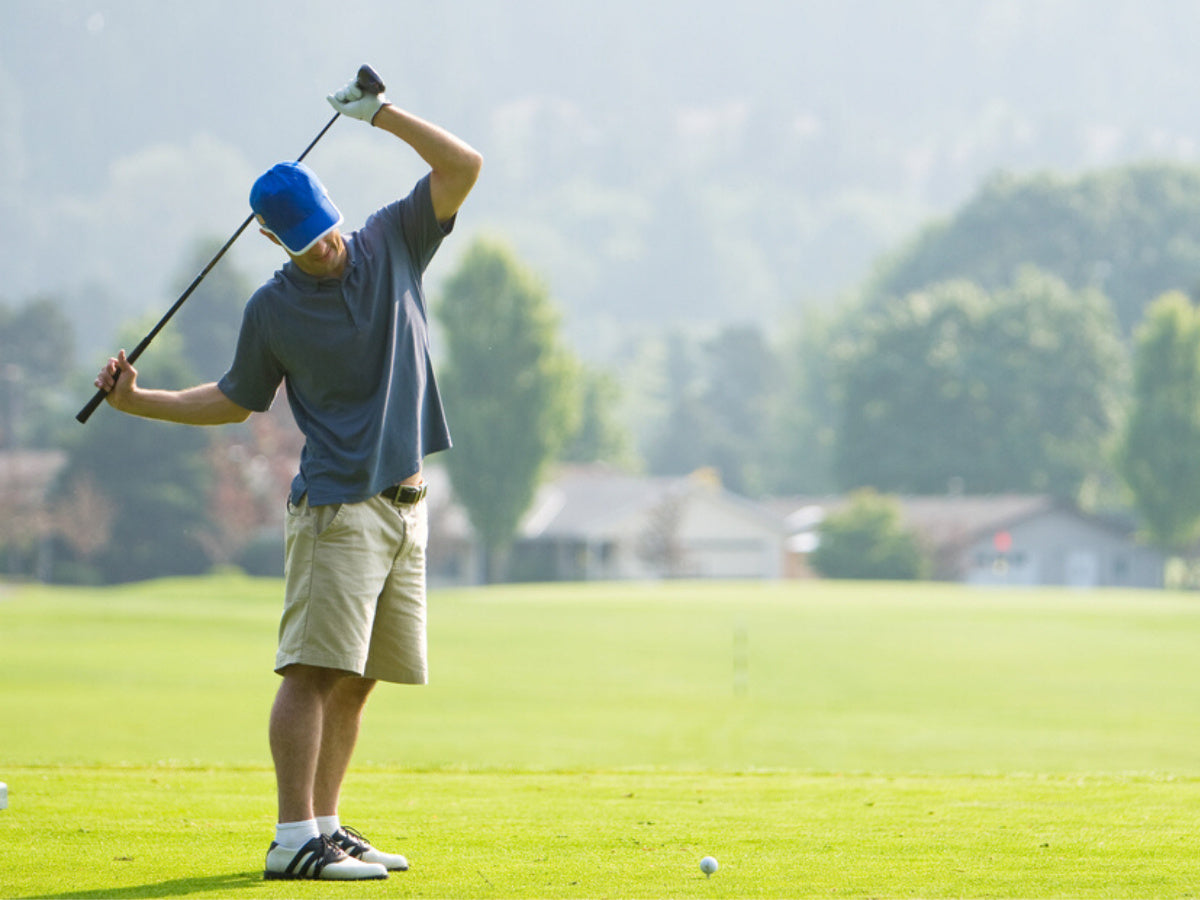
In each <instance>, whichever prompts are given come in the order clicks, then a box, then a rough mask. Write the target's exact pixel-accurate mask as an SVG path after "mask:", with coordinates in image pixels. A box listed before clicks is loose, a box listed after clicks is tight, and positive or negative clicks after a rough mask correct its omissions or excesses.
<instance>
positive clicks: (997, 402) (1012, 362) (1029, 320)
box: [834, 269, 1125, 499]
mask: <svg viewBox="0 0 1200 900" xmlns="http://www.w3.org/2000/svg"><path fill="white" fill-rule="evenodd" d="M1124 363H1125V357H1124V352H1123V349H1122V347H1121V344H1120V341H1119V338H1118V336H1117V333H1116V326H1115V324H1114V322H1113V318H1112V314H1111V312H1110V311H1109V308H1108V304H1107V302H1106V301H1105V299H1104V298H1103V297H1102V296H1100V295H1099V294H1097V293H1095V292H1093V291H1080V292H1075V291H1071V290H1070V289H1068V288H1067V287H1066V285H1065V284H1063V283H1062V282H1061V281H1060V280H1058V279H1056V278H1053V277H1050V276H1048V275H1046V274H1045V273H1041V272H1038V271H1036V270H1033V269H1027V270H1025V271H1024V272H1023V273H1021V274H1020V275H1019V276H1018V278H1017V280H1016V282H1015V283H1014V284H1013V285H1012V286H1010V287H1008V288H1005V289H1002V290H999V291H997V292H996V293H994V294H988V293H987V292H985V291H984V290H983V289H982V288H980V287H978V286H977V285H974V284H971V283H969V282H963V281H958V282H947V283H943V284H939V285H934V286H932V287H931V288H929V289H928V290H924V291H918V292H915V293H912V294H910V295H908V296H907V297H905V298H904V299H902V300H897V301H895V302H893V303H890V304H888V305H887V306H886V307H884V308H882V309H879V310H878V311H877V312H876V313H875V314H874V315H873V316H870V317H868V319H867V320H866V321H865V322H864V324H863V326H862V329H861V331H860V332H859V337H858V340H857V341H856V342H854V343H853V344H852V345H851V346H850V347H849V348H848V350H847V352H846V355H845V357H844V358H843V359H842V361H841V364H840V371H839V378H838V380H839V385H838V387H839V390H838V402H839V404H840V413H839V425H838V431H837V436H836V451H835V456H834V460H835V463H834V464H835V472H836V475H837V479H838V482H839V485H840V486H841V487H842V488H843V489H851V488H855V487H863V486H872V487H875V488H877V489H879V490H883V491H893V492H908V493H922V494H930V493H940V492H942V491H944V490H945V489H946V486H947V484H948V483H949V482H950V480H951V479H961V480H962V481H963V483H965V486H966V487H967V489H968V490H971V491H974V492H987V491H1037V492H1045V493H1051V494H1054V495H1056V496H1060V497H1064V498H1071V499H1075V498H1077V497H1078V495H1079V493H1080V490H1081V489H1082V487H1083V486H1084V485H1085V484H1086V483H1088V481H1089V479H1093V478H1096V477H1099V472H1100V471H1101V470H1102V469H1103V461H1104V459H1105V454H1106V442H1107V441H1108V440H1109V439H1110V436H1111V434H1112V432H1113V429H1114V428H1115V420H1116V414H1117V411H1118V405H1119V404H1118V399H1119V397H1120V394H1121V388H1122V386H1123V384H1124V381H1123V377H1124Z"/></svg>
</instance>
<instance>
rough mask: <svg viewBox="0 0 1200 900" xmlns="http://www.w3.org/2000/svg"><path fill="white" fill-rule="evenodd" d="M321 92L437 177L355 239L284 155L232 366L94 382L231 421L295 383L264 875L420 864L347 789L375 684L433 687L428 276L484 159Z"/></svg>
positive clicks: (439, 426)
mask: <svg viewBox="0 0 1200 900" xmlns="http://www.w3.org/2000/svg"><path fill="white" fill-rule="evenodd" d="M327 99H328V100H329V102H330V104H331V105H332V106H333V107H334V109H336V110H337V111H338V112H339V113H342V114H343V115H346V116H351V117H354V118H357V119H361V120H363V121H365V122H368V123H370V124H372V125H374V126H375V127H376V128H381V129H383V130H384V131H388V132H390V133H391V134H393V135H395V136H396V137H398V138H399V139H400V140H402V141H404V142H405V143H407V144H408V145H409V146H410V147H412V148H413V150H415V151H416V152H417V154H418V155H419V156H420V157H421V158H422V159H423V160H424V161H425V162H426V163H428V164H429V167H430V171H429V173H428V174H427V175H426V176H425V177H423V178H422V179H421V180H420V181H419V182H418V183H417V185H416V187H415V188H414V189H413V190H412V192H411V193H410V194H409V195H408V196H407V197H406V198H404V199H403V200H400V201H397V202H395V203H392V204H390V205H388V206H386V207H384V208H383V209H381V210H379V211H378V212H376V213H375V214H374V215H372V216H371V217H370V219H368V221H367V223H366V224H365V225H364V226H363V227H362V229H360V230H359V231H357V232H354V233H352V234H349V235H346V236H343V235H342V233H341V231H340V230H339V226H340V225H341V223H342V216H341V214H340V213H339V212H338V210H337V208H336V207H335V206H334V205H333V203H332V201H330V199H329V197H328V195H327V194H326V192H325V189H324V187H323V186H322V185H321V183H320V182H319V181H318V180H317V178H316V176H315V175H314V174H313V173H312V172H311V171H310V170H308V169H307V168H306V167H305V166H303V165H300V164H298V163H281V164H279V165H277V166H274V167H273V168H271V169H270V170H269V171H268V172H266V173H265V174H264V175H262V176H261V177H260V178H259V179H258V180H257V181H256V182H255V184H254V187H253V189H252V190H251V194H250V203H251V207H252V208H253V210H254V212H255V214H256V216H257V219H258V222H259V224H260V226H261V231H262V233H263V234H264V235H266V236H267V237H268V238H269V239H270V240H272V241H274V242H275V243H276V244H278V245H279V246H280V247H282V248H283V250H284V251H285V252H286V253H287V255H288V257H289V259H288V261H287V262H286V263H285V264H284V265H283V267H282V268H281V269H280V270H279V271H277V272H276V273H275V275H274V277H273V278H272V279H271V280H270V281H268V282H267V283H266V284H264V285H263V286H262V287H261V288H259V289H258V290H257V291H256V292H255V293H254V295H253V296H252V297H251V298H250V300H249V302H248V303H247V304H246V310H245V315H244V318H243V321H242V328H241V332H240V334H239V336H238V343H237V348H236V351H235V354H234V360H233V364H232V365H231V366H230V369H229V371H228V372H227V373H226V374H225V375H224V377H222V378H221V380H220V381H219V382H213V383H209V384H203V385H198V386H196V387H192V388H187V389H185V390H180V391H163V390H150V389H147V388H143V387H141V386H140V385H138V383H137V371H136V370H135V369H134V368H133V366H131V365H130V363H129V361H128V360H127V359H126V358H125V351H123V350H122V351H121V353H120V354H119V355H118V356H117V357H116V358H115V359H110V360H109V361H108V364H107V365H106V366H105V367H104V369H103V370H101V372H100V373H99V375H98V376H97V379H96V386H97V387H100V388H103V389H104V390H106V391H107V392H108V397H107V400H108V403H109V404H110V405H112V406H113V407H115V408H116V409H118V410H121V411H122V412H126V413H130V414H132V415H137V416H143V417H147V418H152V419H162V420H166V421H171V422H181V423H185V424H191V425H218V424H224V423H230V422H241V421H244V420H245V419H246V418H247V417H248V416H249V415H250V414H251V412H255V411H257V412H262V411H265V410H266V409H268V408H269V407H270V404H271V401H272V399H273V397H274V395H275V393H276V390H277V389H278V387H279V385H280V383H281V382H282V383H283V384H285V385H286V388H287V396H288V402H289V404H290V406H291V409H292V414H293V416H294V417H295V419H296V423H297V425H298V426H299V428H300V430H301V431H302V432H303V434H304V437H305V446H304V450H303V452H302V454H301V458H300V471H299V473H298V474H297V475H296V478H295V481H294V482H293V484H292V491H291V495H290V497H289V500H288V515H287V534H286V547H287V550H286V558H285V576H286V577H285V580H286V598H285V604H284V612H283V616H282V620H281V623H280V635H279V649H278V654H277V656H276V663H275V664H276V671H277V672H278V673H279V674H280V675H281V676H282V681H281V683H280V687H279V692H278V694H277V695H276V698H275V703H274V706H273V708H272V710H271V718H270V744H271V755H272V758H273V760H274V764H275V773H276V781H277V787H278V798H279V820H278V821H279V824H278V826H277V827H276V834H275V839H274V841H272V843H271V845H270V847H269V849H268V851H267V861H266V869H265V872H264V875H265V877H266V878H319V879H337V880H357V879H364V878H386V877H387V872H388V870H389V869H390V870H401V871H402V870H405V869H407V868H408V863H407V861H406V860H405V859H404V857H402V856H399V855H397V854H390V853H384V852H382V851H380V850H378V849H376V848H375V847H373V846H371V844H370V843H369V842H368V841H367V840H366V839H365V838H363V837H362V835H360V834H359V833H358V832H356V831H354V830H353V829H350V828H343V827H342V826H341V823H340V822H339V820H338V800H339V797H340V792H341V786H342V780H343V778H344V776H345V774H346V770H347V768H348V766H349V763H350V758H351V755H352V753H353V751H354V746H355V743H356V740H357V737H358V729H359V724H360V722H361V719H362V712H363V708H364V706H365V705H366V702H367V698H368V696H369V695H370V693H371V690H372V688H373V687H374V686H375V683H376V682H377V681H379V680H383V681H391V682H396V683H408V684H424V683H425V681H426V663H425V645H426V636H425V542H426V536H427V531H428V527H427V518H426V506H425V502H424V497H425V486H424V481H423V479H422V476H421V465H422V460H423V458H424V456H425V455H427V454H429V453H432V452H435V451H438V450H443V449H446V448H447V447H449V446H450V435H449V432H448V430H447V427H446V421H445V417H444V415H443V412H442V404H441V400H440V398H439V396H438V391H437V385H436V383H435V381H434V377H433V368H432V364H431V363H430V360H429V357H428V348H429V343H428V334H427V312H426V305H425V299H424V295H423V292H422V282H421V279H422V274H423V272H424V270H425V268H426V266H427V265H428V263H429V261H430V259H431V258H432V257H433V254H434V252H435V251H436V250H437V248H438V246H439V245H440V243H441V241H442V238H443V237H444V236H445V235H447V234H449V233H450V231H451V229H452V228H453V225H454V221H455V216H456V214H457V212H458V209H459V207H460V206H461V205H462V203H463V201H464V200H465V199H466V197H467V194H468V193H469V192H470V191H471V188H472V187H473V186H474V184H475V181H476V179H477V178H478V176H479V171H480V168H481V166H482V157H481V156H480V155H479V153H477V152H476V151H475V150H474V149H472V148H471V147H470V146H468V145H467V144H465V143H464V142H463V141H461V140H459V139H458V138H456V137H454V136H453V135H451V134H449V133H447V132H446V131H444V130H442V129H440V128H438V127H437V126H435V125H432V124H430V123H428V122H425V121H422V120H421V119H419V118H417V117H416V116H413V115H411V114H409V113H407V112H404V111H402V110H400V109H398V108H397V107H396V106H394V105H392V104H390V103H389V102H388V101H387V99H386V98H385V97H384V96H383V95H382V94H380V95H378V96H377V95H374V94H370V93H364V92H363V91H362V90H361V89H359V88H358V87H357V86H356V85H355V84H354V83H353V82H352V83H351V84H349V85H347V86H346V87H345V88H343V89H342V90H340V91H338V92H337V93H336V94H334V95H332V96H330V97H328V98H327Z"/></svg>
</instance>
